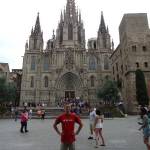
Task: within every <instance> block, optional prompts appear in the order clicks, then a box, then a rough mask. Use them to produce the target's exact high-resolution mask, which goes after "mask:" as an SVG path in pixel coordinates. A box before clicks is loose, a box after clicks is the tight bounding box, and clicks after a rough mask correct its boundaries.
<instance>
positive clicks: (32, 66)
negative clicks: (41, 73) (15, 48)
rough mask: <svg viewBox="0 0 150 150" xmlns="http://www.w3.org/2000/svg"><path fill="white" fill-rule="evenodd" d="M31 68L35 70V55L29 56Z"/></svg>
mask: <svg viewBox="0 0 150 150" xmlns="http://www.w3.org/2000/svg"><path fill="white" fill-rule="evenodd" d="M31 70H35V56H31Z"/></svg>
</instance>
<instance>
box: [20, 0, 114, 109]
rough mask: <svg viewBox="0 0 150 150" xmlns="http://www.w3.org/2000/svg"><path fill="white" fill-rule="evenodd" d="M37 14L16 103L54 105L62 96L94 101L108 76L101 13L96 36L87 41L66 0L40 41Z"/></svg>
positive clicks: (106, 33) (105, 32)
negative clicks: (52, 28) (48, 33)
mask: <svg viewBox="0 0 150 150" xmlns="http://www.w3.org/2000/svg"><path fill="white" fill-rule="evenodd" d="M43 43H44V42H43V33H42V30H41V26H40V18H39V14H38V15H37V19H36V23H35V27H34V28H33V29H32V30H31V34H30V37H29V40H28V41H27V42H26V46H25V53H24V57H23V75H22V83H21V97H20V99H21V100H20V105H22V103H23V102H30V103H45V104H47V105H48V106H55V105H56V104H57V103H58V102H59V101H60V100H61V99H62V98H81V99H83V100H85V101H88V102H90V103H96V102H98V98H97V90H98V88H99V87H100V86H101V85H102V84H103V82H104V80H105V79H106V78H109V77H110V76H111V67H110V64H111V63H110V59H109V58H110V56H111V54H112V52H113V42H111V38H110V34H109V30H108V27H106V26H105V21H104V17H103V13H101V21H100V25H99V29H98V33H97V37H96V38H91V39H89V40H88V44H87V45H88V48H86V41H85V29H84V25H83V21H82V18H81V13H80V11H79V10H77V8H76V6H75V2H74V0H67V4H66V7H65V9H64V11H63V12H61V15H60V21H59V24H58V27H57V30H56V35H55V33H54V32H53V35H52V38H51V39H49V40H48V41H47V45H46V48H44V44H43Z"/></svg>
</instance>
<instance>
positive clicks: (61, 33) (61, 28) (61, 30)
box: [59, 26, 63, 43]
mask: <svg viewBox="0 0 150 150" xmlns="http://www.w3.org/2000/svg"><path fill="white" fill-rule="evenodd" d="M62 41H63V27H62V26H60V40H59V42H60V43H62Z"/></svg>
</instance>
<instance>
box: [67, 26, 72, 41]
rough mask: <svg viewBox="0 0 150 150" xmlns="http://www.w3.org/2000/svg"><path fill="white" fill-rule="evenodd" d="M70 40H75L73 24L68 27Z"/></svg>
mask: <svg viewBox="0 0 150 150" xmlns="http://www.w3.org/2000/svg"><path fill="white" fill-rule="evenodd" d="M68 40H73V26H72V24H69V25H68Z"/></svg>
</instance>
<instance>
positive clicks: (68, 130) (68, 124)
mask: <svg viewBox="0 0 150 150" xmlns="http://www.w3.org/2000/svg"><path fill="white" fill-rule="evenodd" d="M70 110H71V106H70V105H65V113H63V114H62V115H60V116H59V117H58V118H57V119H56V120H55V123H54V129H55V130H56V132H57V133H58V134H59V135H60V136H61V150H75V135H78V134H79V132H80V130H81V128H82V126H83V125H82V122H81V120H80V118H79V117H78V116H76V115H75V114H74V113H71V112H70ZM60 123H61V125H62V132H61V131H60V130H59V129H58V127H57V125H58V124H60ZM75 123H77V124H79V127H78V129H77V131H76V132H75V131H74V125H75Z"/></svg>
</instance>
